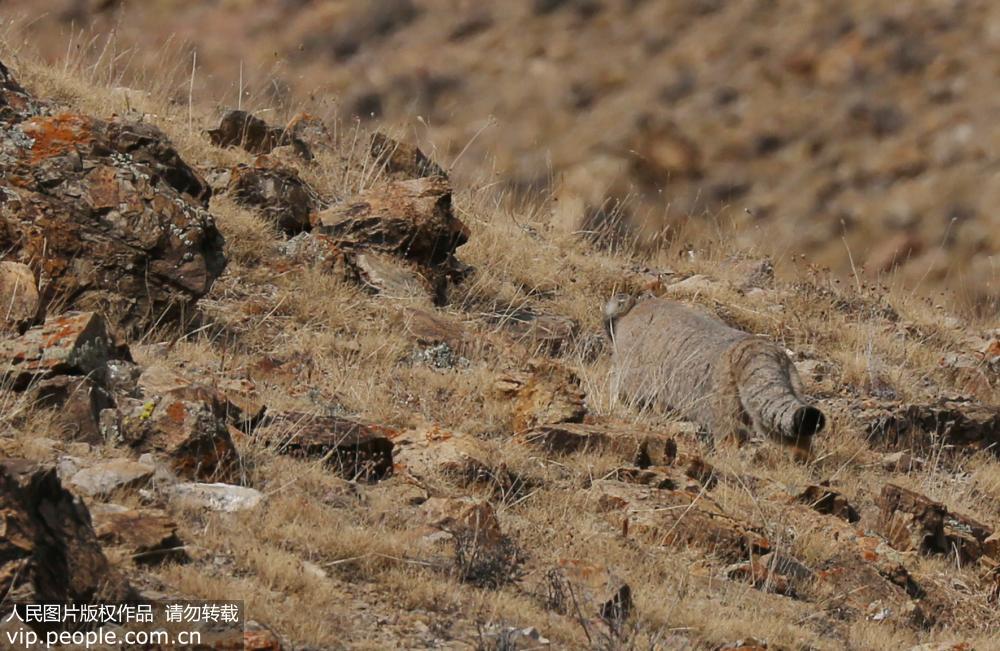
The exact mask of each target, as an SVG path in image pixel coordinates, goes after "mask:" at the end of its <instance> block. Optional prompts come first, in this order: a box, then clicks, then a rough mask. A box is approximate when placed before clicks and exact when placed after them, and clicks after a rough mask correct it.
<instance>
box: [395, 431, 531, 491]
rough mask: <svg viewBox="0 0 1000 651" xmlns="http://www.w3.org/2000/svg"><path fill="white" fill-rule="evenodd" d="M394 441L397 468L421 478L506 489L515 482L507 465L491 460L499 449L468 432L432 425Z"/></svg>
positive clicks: (398, 437)
mask: <svg viewBox="0 0 1000 651" xmlns="http://www.w3.org/2000/svg"><path fill="white" fill-rule="evenodd" d="M393 443H394V445H395V447H394V449H393V458H394V462H395V467H396V469H397V470H401V471H405V472H406V473H408V474H410V475H413V476H415V477H417V478H418V479H421V480H426V479H431V478H434V477H444V478H446V479H449V480H451V481H453V482H455V483H457V484H459V485H468V484H496V485H498V486H499V487H504V488H510V486H511V485H512V483H513V479H512V478H511V477H510V476H509V473H508V472H507V470H506V468H504V467H502V466H501V464H498V463H496V462H494V461H492V460H493V459H496V458H497V457H498V456H499V455H498V454H497V452H496V450H495V449H493V448H492V447H490V446H489V445H487V444H486V443H485V442H483V441H480V440H479V439H477V438H475V437H473V436H470V435H469V434H464V433H462V432H451V431H448V430H444V429H441V428H440V427H437V426H429V427H424V428H420V429H415V430H410V431H406V432H403V433H401V434H400V435H399V436H397V437H396V438H395V439H393Z"/></svg>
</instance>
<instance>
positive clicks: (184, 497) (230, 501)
mask: <svg viewBox="0 0 1000 651" xmlns="http://www.w3.org/2000/svg"><path fill="white" fill-rule="evenodd" d="M168 494H169V495H170V497H171V501H173V502H175V503H177V504H178V505H180V506H184V507H187V508H196V509H208V510H209V511H221V512H223V513H236V512H239V511H249V510H252V509H255V508H257V506H258V505H259V504H260V503H261V502H262V501H263V500H264V494H263V493H261V492H260V491H258V490H256V489H253V488H248V487H246V486H235V485H232V484H198V483H186V484H177V485H175V486H172V487H170V488H169V489H168Z"/></svg>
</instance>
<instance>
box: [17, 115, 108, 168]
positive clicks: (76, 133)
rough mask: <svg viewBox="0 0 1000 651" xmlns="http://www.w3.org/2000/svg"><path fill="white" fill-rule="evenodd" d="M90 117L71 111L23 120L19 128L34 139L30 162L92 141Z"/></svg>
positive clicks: (53, 155)
mask: <svg viewBox="0 0 1000 651" xmlns="http://www.w3.org/2000/svg"><path fill="white" fill-rule="evenodd" d="M92 125H93V122H92V121H91V120H90V118H87V117H85V116H82V115H74V114H72V113H61V114H59V115H55V116H39V117H34V118H31V119H30V120H27V121H25V122H24V124H23V125H22V127H21V130H22V131H24V133H25V134H26V135H28V136H29V137H31V138H32V140H34V144H32V146H31V162H33V163H37V162H39V161H42V160H45V159H46V158H53V157H55V156H62V155H64V154H66V153H69V152H71V151H74V150H75V149H76V148H77V147H78V146H80V145H89V144H90V143H91V142H93V141H94V136H93V133H92Z"/></svg>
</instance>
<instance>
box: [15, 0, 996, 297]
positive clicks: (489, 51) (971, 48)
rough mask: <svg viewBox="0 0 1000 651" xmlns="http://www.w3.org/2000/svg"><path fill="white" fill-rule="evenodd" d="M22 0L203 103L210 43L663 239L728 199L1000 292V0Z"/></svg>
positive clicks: (295, 96) (478, 170) (50, 33)
mask: <svg viewBox="0 0 1000 651" xmlns="http://www.w3.org/2000/svg"><path fill="white" fill-rule="evenodd" d="M5 8H6V9H7V11H8V12H9V15H10V16H12V17H16V16H19V15H23V16H24V18H23V20H22V21H21V22H23V23H24V24H25V25H26V27H25V29H26V38H27V39H28V41H29V42H30V43H31V44H32V46H33V47H37V48H40V49H41V50H42V51H43V52H44V53H45V54H46V55H47V56H48V57H49V58H50V59H51V60H57V59H59V58H61V57H64V56H65V55H66V53H67V51H69V50H73V49H79V48H81V47H82V48H84V49H86V48H88V47H89V48H91V49H94V50H97V51H101V52H103V54H104V64H102V65H108V66H109V70H110V69H119V68H127V67H131V68H132V69H134V70H150V69H152V70H157V71H158V72H156V73H155V75H154V77H155V78H156V79H157V81H161V80H162V79H161V78H162V77H166V78H168V79H171V78H172V79H173V81H175V82H176V83H175V84H174V85H173V86H172V88H171V91H172V95H173V98H174V100H175V101H177V102H179V103H182V104H183V103H187V101H188V91H189V87H190V86H192V84H189V79H188V76H189V74H188V73H189V72H190V70H191V67H192V66H191V64H192V63H196V64H197V66H196V67H197V74H196V76H195V78H194V79H193V80H191V81H193V88H194V93H195V96H196V97H198V98H201V99H203V100H212V101H216V102H218V103H220V104H222V105H226V106H233V105H235V104H242V106H243V108H252V109H254V110H265V111H268V112H270V113H271V114H274V112H275V111H278V113H279V114H280V113H281V111H283V110H284V111H291V113H289V115H288V116H287V117H290V115H291V114H292V113H294V112H295V111H296V110H297V109H298V108H300V107H301V106H303V105H305V106H307V107H308V109H309V110H310V111H311V112H312V113H315V114H317V115H320V116H321V117H324V118H332V117H333V116H339V117H340V118H341V119H343V120H345V121H347V120H349V119H350V118H351V117H353V116H357V117H359V118H360V119H362V120H365V121H374V122H385V123H388V124H394V125H402V126H403V127H404V128H405V131H406V132H407V134H408V135H409V136H410V137H411V139H416V142H417V143H418V144H422V145H423V146H424V148H425V149H427V150H428V151H431V152H432V153H433V154H434V155H435V157H436V158H437V160H439V162H441V163H442V164H444V165H446V166H448V167H451V166H453V164H454V163H455V162H456V161H457V163H458V164H457V165H455V167H456V172H457V173H458V174H459V178H463V179H468V178H470V177H471V178H477V177H478V178H483V177H484V176H485V174H495V175H496V179H495V180H496V181H497V182H498V183H501V184H504V185H507V186H508V187H510V188H512V189H514V190H516V191H518V192H522V191H527V192H538V191H541V192H544V193H547V194H549V195H550V200H551V201H552V203H551V204H550V205H547V206H546V209H548V210H552V211H553V212H554V213H555V214H556V215H557V223H559V224H560V225H561V226H562V227H563V228H565V229H567V230H580V229H582V230H585V231H589V232H593V233H594V234H595V236H597V237H598V238H604V239H608V238H610V239H612V240H614V239H616V238H620V237H623V236H624V237H637V238H638V239H639V240H640V241H641V242H643V243H645V244H646V245H647V246H657V245H658V243H659V242H661V241H662V240H664V239H666V240H674V239H677V238H683V237H686V233H689V232H690V230H692V229H693V230H697V231H700V232H702V233H704V234H706V236H707V234H709V233H712V232H714V230H715V229H716V228H717V227H718V226H717V224H718V223H719V222H721V223H723V224H724V225H725V230H726V232H727V235H728V236H730V237H733V238H735V239H736V240H737V242H738V243H739V245H741V246H744V247H749V246H755V247H757V248H759V249H761V250H762V251H764V252H765V253H767V254H771V255H774V256H778V257H782V258H788V257H791V256H804V257H805V258H806V259H807V260H808V261H810V262H811V263H813V264H815V265H818V266H821V267H830V268H831V269H833V270H834V271H835V272H837V273H838V274H840V275H841V277H845V276H847V275H848V274H851V273H852V264H853V265H854V266H855V267H856V268H857V269H862V270H863V272H864V274H865V275H866V277H867V278H868V279H870V280H872V281H876V282H885V280H886V278H890V277H891V279H892V282H895V283H897V284H900V285H904V286H906V287H908V288H910V289H917V290H919V291H924V292H931V291H945V292H947V293H948V294H950V295H951V296H950V298H952V299H954V300H957V301H959V302H960V303H962V304H965V305H972V306H975V307H976V308H977V309H978V310H979V311H980V313H982V314H996V313H997V311H998V310H1000V305H998V303H997V300H998V299H997V297H998V296H1000V271H998V269H1000V267H998V264H997V253H998V251H1000V236H998V235H997V234H998V233H1000V217H998V215H997V211H996V205H997V204H998V200H1000V197H998V194H997V193H998V189H997V188H998V184H997V180H996V179H997V161H998V154H997V152H998V146H1000V130H998V129H997V126H996V125H997V122H998V121H997V116H998V112H1000V96H998V94H997V93H996V79H997V76H998V74H1000V70H998V63H997V62H998V61H1000V5H998V4H997V3H996V2H991V1H990V0H942V1H935V2H898V1H896V0H878V1H870V0H865V1H862V0H854V1H851V2H836V3H829V2H807V3H803V2H798V1H796V0H747V1H740V2H721V1H716V0H681V1H677V2H657V1H654V0H509V1H506V2H502V3H481V2H474V1H469V0H371V1H366V2H351V1H346V0H340V1H337V0H326V1H318V0H311V1H310V0H303V1H296V2H288V1H286V0H264V1H254V2H248V1H240V0H228V1H224V2H223V1H218V2H166V1H160V0H156V1H149V2H132V3H128V2H117V1H110V2H107V1H101V2H92V1H87V0H8V2H6V3H5ZM112 34H113V38H112V39H109V38H108V37H109V35H112ZM164 60H165V61H169V62H170V64H169V65H168V66H166V67H167V70H163V69H162V68H163V67H164V66H162V65H160V62H161V61H164ZM279 121H282V120H279ZM689 215H694V216H696V219H694V220H692V223H688V222H687V220H686V219H685V218H686V217H687V216H689ZM622 223H624V224H626V227H624V228H623V227H622V226H621V224H622ZM679 230H680V231H681V232H680V233H679V232H678V231H679ZM893 270H895V273H893V274H891V275H889V272H890V271H893Z"/></svg>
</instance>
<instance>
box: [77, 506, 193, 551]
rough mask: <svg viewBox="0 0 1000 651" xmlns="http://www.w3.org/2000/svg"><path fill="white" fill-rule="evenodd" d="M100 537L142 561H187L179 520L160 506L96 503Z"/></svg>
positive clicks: (97, 529) (97, 528) (93, 514)
mask: <svg viewBox="0 0 1000 651" xmlns="http://www.w3.org/2000/svg"><path fill="white" fill-rule="evenodd" d="M91 516H92V518H93V522H94V531H95V532H96V534H97V539H98V540H100V541H101V543H102V544H103V545H105V546H110V547H115V548H118V549H120V550H121V551H122V552H123V553H124V554H125V555H126V556H128V557H129V558H131V559H133V560H135V562H137V563H141V564H153V563H161V562H164V561H168V560H172V561H180V560H184V559H185V558H186V557H187V555H186V554H185V553H184V543H183V542H181V539H180V538H179V537H178V536H177V523H176V522H174V521H173V520H172V519H171V518H170V517H169V516H168V515H167V514H166V513H165V512H164V511H161V510H159V509H127V508H125V507H122V506H118V505H111V504H105V505H94V507H93V508H92V509H91Z"/></svg>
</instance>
